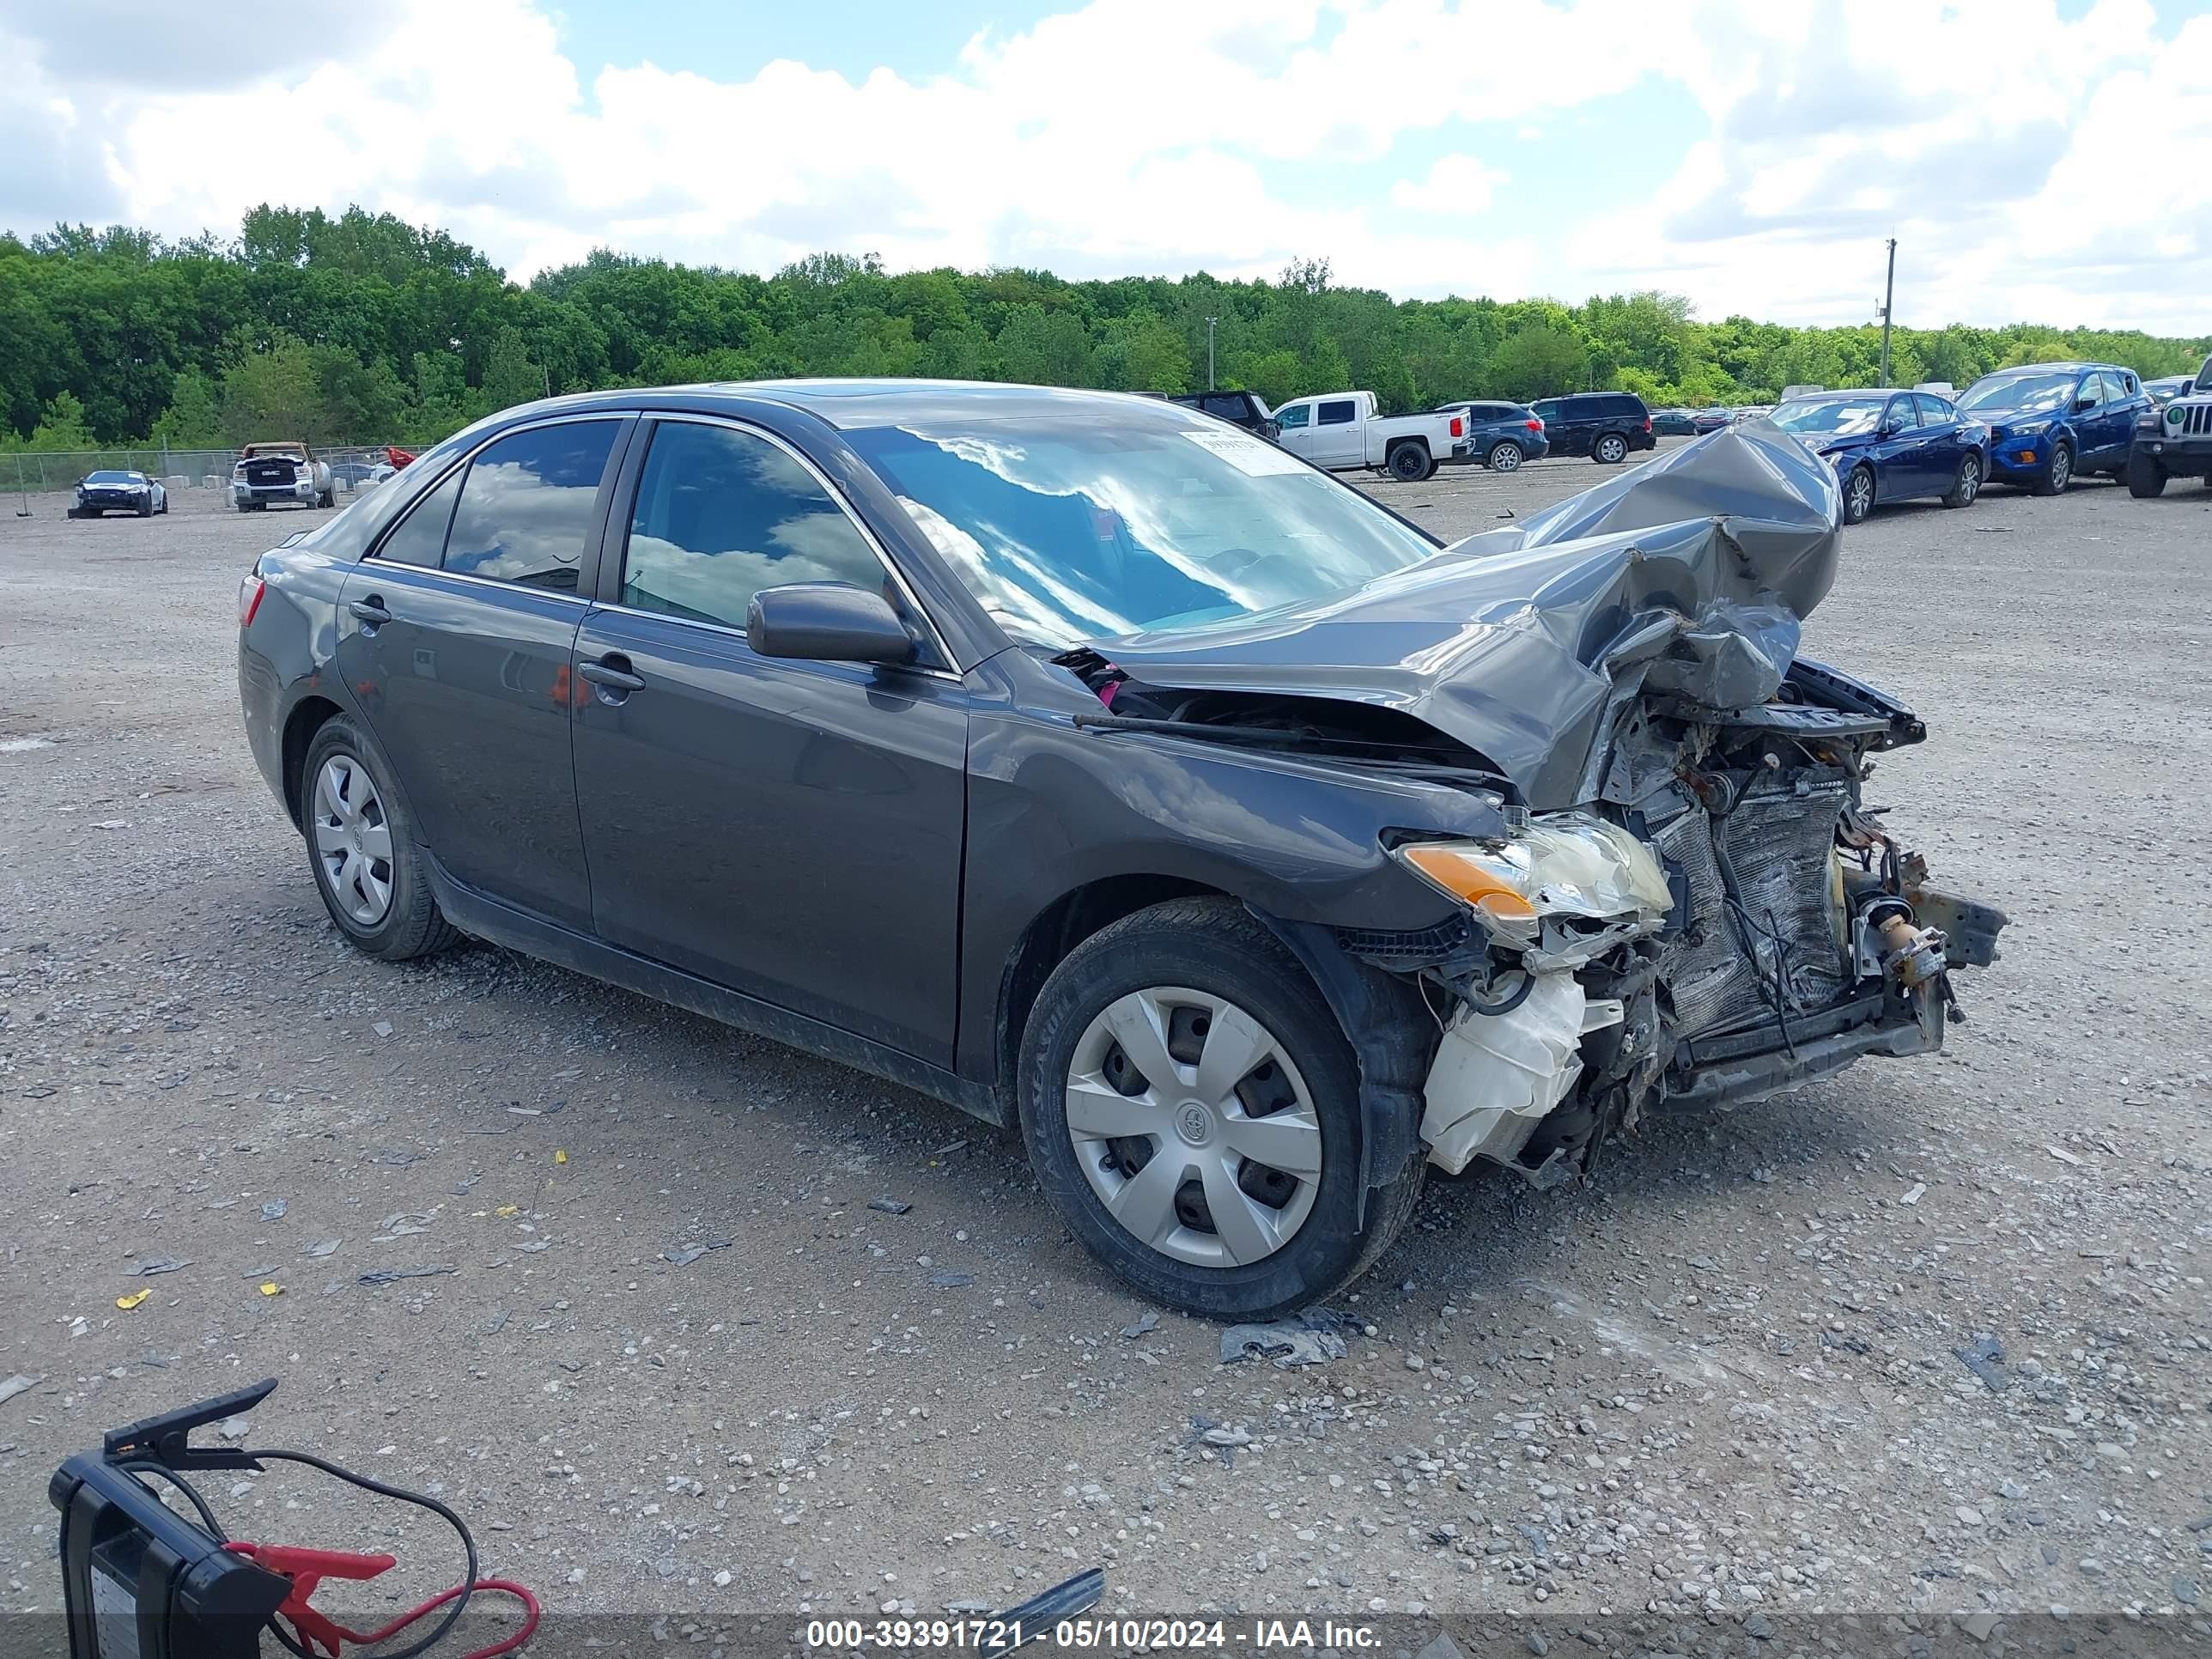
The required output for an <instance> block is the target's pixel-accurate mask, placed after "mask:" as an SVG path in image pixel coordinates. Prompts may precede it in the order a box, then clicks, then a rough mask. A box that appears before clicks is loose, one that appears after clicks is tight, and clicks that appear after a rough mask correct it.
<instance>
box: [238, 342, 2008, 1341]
mask: <svg viewBox="0 0 2212 1659" xmlns="http://www.w3.org/2000/svg"><path fill="white" fill-rule="evenodd" d="M1837 549H1838V499H1837V495H1836V485H1835V482H1834V479H1833V477H1832V475H1831V473H1830V471H1829V469H1828V468H1827V467H1826V465H1823V464H1822V463H1821V462H1820V460H1819V459H1816V458H1815V457H1814V456H1813V455H1812V454H1811V453H1809V452H1808V451H1806V450H1805V449H1804V448H1802V447H1801V446H1800V445H1799V444H1798V443H1797V442H1796V440H1794V439H1792V438H1790V436H1788V435H1786V434H1784V433H1781V432H1778V431H1776V430H1774V429H1772V428H1767V427H1765V426H1759V425H1753V426H1746V427H1736V428H1727V429H1724V430H1723V431H1720V432H1717V433H1715V434H1714V435H1711V436H1709V437H1705V438H1702V439H1699V440H1695V441H1692V442H1691V443H1689V444H1686V445H1685V446H1683V447H1680V448H1678V449H1676V450H1674V451H1672V452H1670V453H1668V454H1667V455H1665V456H1663V457H1662V458H1661V459H1657V460H1656V461H1653V462H1651V463H1650V464H1649V465H1645V466H1643V467H1641V468H1639V469H1638V470H1636V471H1632V472H1629V473H1625V474H1622V475H1620V476H1618V477H1612V478H1610V479H1608V480H1607V482H1606V483H1602V484H1601V485H1599V486H1598V487H1597V488H1596V489H1593V490H1590V491H1589V492H1588V493H1587V494H1585V495H1579V496H1577V497H1575V498H1573V499H1572V500H1571V501H1565V502H1563V503H1561V504H1560V505H1559V506H1557V507H1553V508H1550V509H1548V510H1547V511H1545V512H1542V513H1537V514H1535V515H1534V516H1532V517H1530V518H1528V519H1526V520H1522V521H1521V522H1519V523H1518V524H1516V525H1514V526H1509V527H1507V528H1504V529H1501V530H1498V531H1493V532H1489V533H1487V534H1485V535H1480V536H1477V537H1474V538H1470V539H1468V540H1467V541H1463V542H1460V543H1457V544H1453V545H1451V546H1449V547H1446V546H1443V545H1441V544H1438V543H1437V542H1436V541H1435V540H1433V539H1432V538H1430V537H1429V536H1427V535H1426V534H1425V533H1424V532H1421V531H1420V530H1419V529H1417V528H1416V527H1414V526H1413V525H1411V524H1409V523H1407V521H1405V520H1402V519H1401V518H1399V517H1397V516H1396V515H1395V513H1391V512H1389V510H1388V509H1386V508H1384V507H1380V506H1378V505H1376V503H1375V502H1373V501H1370V500H1369V499H1368V498H1367V497H1365V496H1364V495H1361V494H1360V493H1359V492H1358V491H1357V490H1355V489H1351V488H1349V487H1348V486H1346V485H1344V484H1341V483H1338V482H1337V481H1336V480H1335V479H1334V478H1332V477H1329V476H1328V474H1326V473H1323V472H1319V471H1315V470H1313V469H1312V468H1310V467H1309V466H1307V465H1305V464H1304V462H1302V461H1300V460H1298V459H1296V458H1295V457H1292V456H1290V455H1287V454H1285V453H1283V452H1282V451H1281V450H1279V449H1277V448H1275V447H1273V446H1272V445H1270V444H1268V443H1267V442H1265V441H1262V440H1261V439H1259V438H1255V437H1254V436H1252V435H1249V434H1247V433H1244V432H1242V431H1239V430H1238V429H1237V428H1233V427H1231V426H1228V425H1226V424H1225V423H1222V422H1217V421H1214V420H1212V419H1210V418H1209V417H1207V416H1204V415H1202V414H1200V413H1198V412H1196V411H1194V410H1188V409H1184V408H1182V407H1180V406H1178V405H1176V404H1170V403H1165V402H1162V401H1159V400H1156V399H1148V398H1135V397H1124V396H1118V395H1115V394H1112V393H1105V392H1069V391H1054V390H1048V389H1042V388H1036V387H1021V386H971V385H952V384H944V383H933V382H927V381H903V380H896V381H792V382H784V383H766V384H757V385H743V386H690V387H684V388H679V389H674V390H669V391H659V392H639V391H627V392H605V393H598V394H592V395H588V396H582V397H574V398H556V399H553V400H551V401H549V402H545V403H541V404H530V405H527V406H526V407H523V408H519V409H513V410H507V412H506V413H504V414H501V415H498V416H494V417H493V418H491V419H489V420H488V421H485V422H481V423H479V424H478V425H477V426H475V427H472V428H470V429H469V430H467V431H465V432H463V433H461V434H460V435H459V436H457V437H455V438H453V439H452V440H450V441H447V442H446V443H444V444H442V445H441V446H439V447H437V448H436V449H435V450H432V451H431V452H430V453H428V454H425V455H423V456H422V458H421V459H419V460H417V461H416V463H415V464H414V465H411V466H410V467H409V468H408V469H407V470H406V471H405V472H404V473H403V474H401V475H400V476H399V477H398V478H396V479H394V480H393V481H392V482H391V483H388V484H386V486H385V487H384V488H382V489H379V490H377V491H376V492H374V494H372V495H368V496H366V497H364V498H362V500H360V501H357V502H356V503H355V504H354V505H353V506H351V507H349V508H347V509H346V510H345V511H344V512H343V513H339V514H338V515H337V517H335V518H333V519H331V520H327V521H326V522H325V523H324V524H322V525H320V526H318V527H317V528H316V529H314V530H313V531H312V532H308V533H307V534H304V535H301V536H297V537H295V538H291V539H290V540H289V541H287V542H286V543H285V544H284V545H283V546H282V547H280V548H278V549H276V550H274V551H271V552H270V553H268V554H265V555H264V556H263V557H262V558H261V559H260V561H259V562H258V564H257V565H256V566H255V568H254V569H253V571H252V574H250V575H249V576H248V577H247V578H246V581H245V583H244V586H243V588H242V590H241V592H240V610H239V616H240V628H239V685H240V696H241V697H242V699H243V702H244V705H245V715H246V732H247V734H248V736H249V738H250V739H251V741H252V747H253V752H254V755H255V757H256V759H257V760H258V763H259V764H260V766H261V769H262V771H263V772H264V775H266V776H267V778H268V780H269V783H270V788H271V789H272V790H274V791H275V793H276V796H277V798H278V799H280V800H281V801H282V802H283V808H284V811H286V812H287V813H288V814H289V817H291V819H292V822H293V823H295V825H296V826H297V827H298V829H299V830H300V832H301V836H302V839H303V841H304V842H305V845H306V848H307V865H308V869H309V871H310V872H311V873H312V875H313V879H314V882H315V884H316V885H317V887H318V888H319V890H320V891H321V893H322V896H323V901H324V902H325V904H326V905H327V906H328V907H329V909H330V914H331V921H332V922H333V923H334V924H335V925H336V926H337V928H338V929H339V930H340V931H341V932H342V933H344V934H345V936H346V937H347V938H348V939H350V940H352V941H353V943H354V944H355V945H356V946H358V947H359V948H360V949H361V950H362V951H366V952H368V954H370V955H372V956H376V957H384V958H386V959H387V960H395V961H396V960H399V959H403V958H405V957H414V956H418V955H421V954H422V953H424V952H426V951H435V950H438V949H440V948H441V947H443V946H446V945H449V944H451V943H452V942H453V941H454V940H455V939H457V938H459V936H461V935H463V934H468V935H474V936H476V937H478V938H481V939H491V940H495V941H497V942H499V943H501V944H502V945H507V946H510V947H512V948H513V949H516V950H520V951H527V952H530V953H532V954H534V955H537V956H539V957H544V958H546V959H548V960H550V961H552V962H556V963H562V964H563V965H565V966H568V967H570V968H573V969H577V970H578V971H580V972H582V973H586V974H590V975H595V976H597V977H599V978H601V979H605V980H609V981H613V982H615V983H617V984H621V985H625V986H629V987H633V988H635V989H636V990H639V991H642V992H644V993H646V994H648V995H651V996H655V997H659V998H662V999H664V1000H667V1001H670V1002H673V1003H677V1004H679V1005H681V1006H684V1007H686V1008H690V1009H694V1010H696V1011H697V1012H701V1013H703V1014H707V1015H709V1016H712V1017H713V1018H717V1019H721V1020H726V1021H727V1022H729V1023H731V1024H735V1025H739V1026H743V1027H744V1028H746V1029H747V1030H752V1031H756V1032H761V1033H764V1034H766V1035H767V1036H771V1037H775V1038H776V1039H779V1040H781V1041H782V1042H788V1043H791V1044H793V1045H794V1046H796V1047H799V1048H805V1049H808V1050H811V1052H813V1053H816V1054H824V1055H828V1056H830V1057H833V1058H835V1059H837V1060H843V1061H847V1062H848V1063H850V1064H852V1065H854V1066H860V1067H863V1068H865V1069H866V1070H868V1071H870V1072H872V1073H876V1074H878V1076H881V1077H884V1078H887V1079H892V1080H894V1081H896V1082H898V1083H901V1084H904V1085H909V1086H911V1087H914V1088H916V1089H920V1090H922V1091H925V1092H927V1093H930V1094H933V1095H937V1096H939V1097H943V1098H944V1099H945V1100H948V1101H951V1103H954V1104H956V1105H957V1106H959V1107H961V1108H963V1109H965V1110H967V1111H969V1112H972V1113H974V1114H975V1115H977V1116H979V1117H981V1118H985V1119H987V1120H988V1121H991V1122H994V1123H997V1124H1001V1125H1006V1126H1010V1127H1018V1130H1019V1132H1020V1133H1021V1134H1022V1136H1023V1137H1024V1140H1025V1142H1026V1145H1027V1147H1028V1151H1029V1155H1030V1159H1031V1161H1032V1162H1033V1164H1034V1165H1035V1167H1036V1175H1037V1179H1038V1181H1039V1182H1040V1183H1041V1184H1042V1188H1043V1189H1044V1191H1045V1192H1046V1193H1047V1194H1048V1195H1049V1196H1050V1197H1051V1199H1052V1200H1053V1202H1054V1204H1055V1205H1056V1206H1058V1208H1059V1211H1060V1214H1061V1216H1062V1217H1063V1218H1065V1219H1066V1224H1067V1225H1068V1226H1069V1228H1070V1229H1072V1230H1073V1232H1074V1233H1075V1234H1076V1235H1077V1237H1079V1238H1080V1239H1081V1240H1082V1241H1083V1242H1084V1243H1085V1245H1087V1246H1088V1247H1089V1248H1090V1249H1091V1250H1092V1251H1094V1252H1095V1253H1096V1254H1097V1255H1098V1256H1099V1257H1100V1258H1101V1259H1102V1260H1103V1261H1105V1262H1106V1263H1107V1264H1109V1266H1111V1267H1113V1268H1114V1269H1115V1271H1116V1272H1118V1273H1121V1274H1122V1275H1123V1276H1124V1277H1126V1278H1127V1279H1129V1280H1130V1281H1131V1282H1132V1283H1133V1284H1134V1285H1138V1286H1139V1287H1140V1288H1141V1289H1142V1290H1143V1291H1146V1292H1147V1293H1148V1294H1150V1295H1151V1296H1152V1297H1157V1298H1158V1299H1159V1300H1160V1301H1162V1302H1165V1303H1170V1304H1175V1305H1176V1306H1178V1307H1182V1308H1186V1309H1189V1310H1194V1311H1197V1312H1200V1313H1204V1314H1208V1315H1215V1316H1265V1315H1270V1314H1273V1313H1278V1312H1281V1311H1285V1310H1291V1309H1295V1308H1297V1307H1299V1306H1301V1305H1304V1304H1308V1303H1310V1302H1313V1301H1315V1300H1316V1299H1317V1298H1320V1297H1324V1296H1327V1295H1328V1294H1329V1293H1331V1292H1333V1291H1335V1290H1337V1289H1339V1288H1340V1286H1342V1285H1345V1284H1346V1283H1347V1282H1349V1281H1350V1280H1351V1279H1353V1278H1354V1277H1356V1276H1357V1275H1358V1274H1359V1273H1361V1272H1363V1271H1364V1269H1365V1268H1366V1267H1368V1266H1369V1265H1370V1263H1371V1262H1373V1261H1374V1260H1375V1259H1376V1256H1377V1255H1380V1254H1381V1253H1382V1251H1383V1249H1384V1247H1385V1246H1387V1245H1388V1244H1389V1242H1390V1240H1391V1238H1392V1237H1393V1236H1394V1235H1395V1233H1396V1232H1397V1231H1398V1230H1399V1228H1400V1227H1401V1226H1402V1225H1404V1223H1405V1221H1406V1219H1407V1216H1408V1214H1409V1213H1410V1212H1411V1211H1412V1209H1413V1204H1414V1200H1415V1197H1416V1195H1417V1194H1418V1193H1419V1190H1420V1186H1421V1182H1422V1179H1423V1176H1424V1175H1425V1172H1426V1171H1427V1170H1428V1169H1429V1168H1430V1167H1431V1165H1434V1166H1437V1168H1439V1169H1440V1170H1443V1171H1446V1172H1449V1173H1453V1174H1456V1173H1458V1172H1459V1171H1461V1170H1464V1169H1466V1168H1467V1167H1468V1164H1470V1163H1472V1162H1474V1161H1475V1160H1477V1159H1484V1160H1488V1161H1489V1162H1491V1163H1492V1164H1499V1165H1503V1166H1504V1167H1505V1168H1507V1169H1509V1170H1514V1171H1516V1172H1517V1173H1518V1174H1520V1175H1521V1176H1524V1177H1525V1178H1527V1179H1528V1180H1529V1181H1530V1182H1534V1183H1535V1184H1537V1185H1539V1186H1549V1185H1551V1184H1553V1183H1555V1182H1560V1181H1564V1180H1568V1179H1571V1178H1574V1177H1577V1176H1582V1175H1583V1174H1586V1173H1587V1172H1588V1171H1589V1170H1590V1169H1591V1168H1592V1167H1593V1166H1594V1165H1595V1162H1596V1160H1597V1159H1598V1158H1599V1156H1600V1153H1601V1149H1602V1148H1603V1146H1604V1145H1605V1143H1606V1141H1607V1138H1608V1137H1609V1136H1612V1135H1614V1134H1617V1133H1624V1132H1627V1131H1631V1130H1632V1129H1633V1128H1634V1127H1635V1125H1636V1124H1637V1122H1638V1119H1639V1118H1640V1117H1641V1116H1642V1115H1644V1114H1645V1113H1648V1112H1651V1111H1655V1110H1660V1109H1666V1108H1668V1107H1669V1106H1680V1105H1683V1104H1691V1105H1695V1106H1709V1105H1712V1104H1715V1103H1721V1102H1729V1101H1744V1100H1752V1099H1757V1098H1760V1097H1766V1096H1771V1095H1778V1094H1782V1093H1784V1092H1786V1091H1791V1090H1795V1089H1797V1088H1799V1087H1801V1086H1802V1085H1804V1084H1805V1083H1807V1082H1808V1081H1809V1080H1812V1079H1817V1078H1819V1077H1821V1076H1823V1075H1825V1074H1826V1073H1832V1072H1834V1071H1836V1070H1838V1068H1840V1067H1842V1066H1847V1065H1849V1064H1850V1063H1851V1062H1852V1061H1853V1060H1856V1059H1857V1058H1858V1057H1860V1056H1862V1055H1887V1056H1900V1055H1909V1054H1924V1053H1927V1052H1929V1051H1931V1050H1933V1049H1935V1048H1937V1047H1939V1046H1940V1045H1941V1043H1942V1040H1943V1035H1944V1028H1945V1024H1946V1022H1947V1020H1948V1018H1953V1017H1954V1015H1955V1013H1956V1011H1957V1007H1958V994H1957V991H1956V989H1955V987H1954V981H1955V980H1956V978H1957V977H1958V976H1959V975H1958V970H1959V969H1961V968H1964V967H1966V966H1968V965H1970V964H1984V963H1988V962H1990V960H1992V959H1993V957H1995V955H1996V933H1997V931H1998V929H1999V928H2000V927H2002V925H2003V922H2004V917H2003V916H2002V914H2001V913H1999V912H1998V911H1996V910H1995V909H1992V908H1990V907H1989V906H1987V905H1985V904H1981V903H1978V902H1974V901H1972V900H1970V899H1967V898H1965V897H1961V896H1957V895H1955V894H1952V893H1948V892H1946V891H1944V890H1942V889H1941V888H1939V887H1937V886H1936V885H1935V884H1932V883H1931V881H1930V879H1929V872H1928V868H1927V866H1926V863H1925V861H1924V860H1923V859H1922V858H1921V856H1920V855H1919V854H1916V853H1914V852H1911V851H1910V850H1908V849H1907V848H1905V847H1903V846H1901V845H1900V844H1899V842H1898V841H1897V840H1896V838H1895V837H1894V836H1893V835H1892V833H1891V832H1890V831H1889V830H1888V829H1887V828H1885V827H1884V825H1883V823H1882V822H1881V818H1880V817H1879V816H1878V813H1877V811H1875V810H1874V809H1870V808H1869V807H1868V806H1866V805H1864V804H1863V801H1862V799H1861V783H1862V781H1863V779H1864V778H1865V776H1866V775H1867V773H1868V771H1869V767H1870V766H1871V765H1872V763H1873V759H1874V757H1875V756H1876V755H1878V754H1879V753H1880V752H1881V751H1882V750H1888V749H1892V748H1895V747H1898V746H1899V745H1902V744H1915V743H1918V742H1921V741H1922V740H1923V738H1924V737H1925V735H1926V733H1925V732H1924V730H1923V726H1922V725H1921V722H1920V721H1919V720H1917V718H1915V716H1914V715H1913V714H1912V713H1911V711H1910V710H1909V709H1907V708H1904V707H1902V706H1901V705H1899V703H1898V702H1895V701H1893V699H1891V698H1890V697H1888V696H1885V695H1883V694H1882V693H1881V692H1880V691H1877V690H1875V689H1873V688H1872V687H1870V686H1868V685H1866V684H1863V683H1861V682H1860V681H1858V680H1857V679H1855V678H1851V677H1850V675H1848V674H1847V673H1844V672H1843V671H1839V670H1838V669H1836V668H1832V667H1829V666H1826V665H1822V664H1820V663H1816V662H1814V661H1812V660H1810V659H1808V658H1805V657H1803V656H1802V655H1800V654H1799V653H1798V650H1797V645H1798V631H1799V623H1800V621H1801V619H1802V617H1804V616H1805V615H1806V613H1807V612H1808V611H1810V610H1811V609H1812V608H1813V606H1814V605H1816V604H1817V603H1818V602H1819V601H1820V599H1821V597H1822V596H1823V595H1824V594H1825V593H1826V591H1827V589H1828V586H1829V584H1830V582H1831V581H1832V580H1833V577H1834V574H1835V569H1836V557H1837ZM1906 1098H1909V1097H1906ZM1794 1109H1797V1110H1817V1109H1818V1098H1817V1097H1808V1098H1807V1099H1805V1100H1804V1101H1802V1103H1800V1104H1798V1105H1796V1107H1795V1108H1794Z"/></svg>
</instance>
